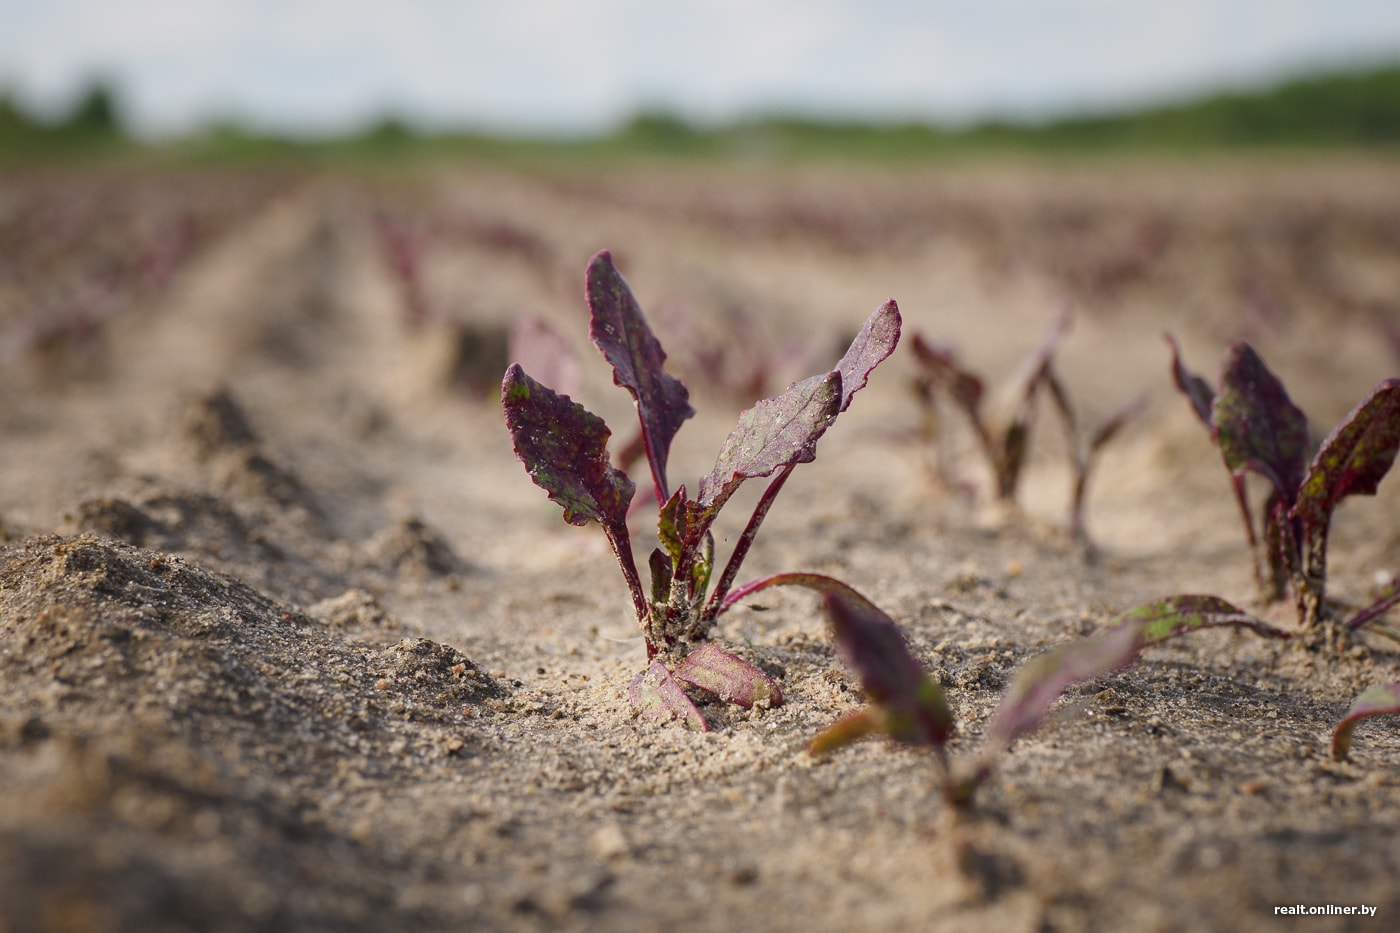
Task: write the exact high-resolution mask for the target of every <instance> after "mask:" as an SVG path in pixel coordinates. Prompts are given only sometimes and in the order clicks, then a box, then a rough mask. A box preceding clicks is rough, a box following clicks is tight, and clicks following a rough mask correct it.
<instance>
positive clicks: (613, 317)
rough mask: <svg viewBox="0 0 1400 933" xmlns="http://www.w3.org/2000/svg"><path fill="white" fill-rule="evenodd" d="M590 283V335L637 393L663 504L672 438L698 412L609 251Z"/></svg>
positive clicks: (598, 260)
mask: <svg viewBox="0 0 1400 933" xmlns="http://www.w3.org/2000/svg"><path fill="white" fill-rule="evenodd" d="M586 283H587V285H586V287H587V295H588V307H589V309H590V310H591V311H592V318H591V321H590V323H589V327H588V335H589V336H590V337H591V338H592V339H593V343H594V345H596V346H597V347H598V349H599V350H601V351H602V353H603V356H604V358H606V359H607V361H608V363H609V364H611V365H612V370H613V382H615V383H616V384H617V385H620V386H622V387H623V388H625V389H627V390H628V391H629V392H631V393H632V397H633V398H634V399H636V401H637V417H638V418H639V419H640V421H641V425H642V441H643V444H644V445H645V447H646V453H647V460H648V462H649V463H650V464H651V475H652V481H653V482H654V483H655V484H656V490H657V503H658V504H660V503H662V502H665V501H666V499H667V498H668V497H669V496H670V493H669V491H668V487H667V485H666V460H667V458H668V456H669V455H670V450H671V441H672V439H674V438H675V436H676V432H677V431H678V430H680V426H681V424H682V423H684V422H685V419H687V418H689V417H690V416H691V415H693V414H695V409H693V408H691V407H690V393H689V392H687V391H686V388H685V386H684V385H682V384H681V382H680V381H679V380H677V379H675V378H674V377H672V376H670V375H669V374H667V373H666V371H665V369H664V368H663V366H664V364H665V362H666V353H665V351H664V350H662V349H661V343H660V342H659V341H658V340H657V339H656V336H655V335H654V334H653V333H652V332H651V328H650V327H648V326H647V322H646V318H644V317H643V316H642V309H641V307H640V306H639V305H638V304H637V299H636V298H634V297H632V290H631V289H630V288H628V287H627V282H626V280H624V279H623V278H622V276H621V274H619V273H618V271H617V269H616V268H615V267H614V266H613V262H612V255H611V254H610V253H609V252H608V251H607V250H603V251H602V252H600V253H598V254H597V255H596V256H594V257H593V259H592V261H590V262H589V264H588V274H587V277H586Z"/></svg>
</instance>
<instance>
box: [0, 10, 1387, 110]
mask: <svg viewBox="0 0 1400 933" xmlns="http://www.w3.org/2000/svg"><path fill="white" fill-rule="evenodd" d="M1388 56H1396V57H1397V58H1400V0H1172V2H1169V3H1149V2H1146V0H1142V2H1138V0H1060V2H1052V0H980V2H979V0H959V2H955V0H930V2H923V3H915V2H900V0H769V2H741V0H685V2H666V0H578V2H571V0H491V2H484V0H458V2H451V0H393V2H388V0H385V2H370V0H128V2H121V0H0V88H8V90H9V92H10V93H11V94H14V95H17V96H18V97H19V98H20V99H21V100H22V101H24V102H25V103H26V104H27V105H29V106H33V107H39V108H48V109H49V110H50V111H52V110H54V109H56V108H59V107H61V106H63V105H65V104H66V103H67V102H69V101H70V100H71V99H72V97H73V95H74V94H75V93H76V91H77V89H78V88H79V87H81V86H83V85H84V83H85V82H86V81H88V80H89V79H90V78H91V77H92V76H94V75H104V76H107V77H109V78H111V79H112V80H113V81H114V82H115V84H116V85H117V86H118V88H119V89H120V91H121V94H122V100H123V103H124V104H125V112H126V115H127V116H128V117H129V118H130V120H131V121H132V122H133V123H134V124H135V125H136V126H137V127H138V128H139V129H141V130H142V131H144V132H148V133H172V132H181V131H185V130H188V129H192V128H194V127H197V126H199V125H200V124H202V123H205V122H207V121H209V120H210V119H211V118H215V117H225V116H236V117H239V118H245V119H252V120H255V121H257V122H258V123H260V124H261V125H263V126H266V127H270V128H276V129H281V130H294V131H303V132H312V133H314V132H325V131H336V130H343V129H347V128H350V127H353V126H356V125H360V124H363V123H364V122H366V121H368V120H369V119H370V118H371V117H372V116H373V115H375V114H378V113H383V112H386V111H388V110H391V109H392V110H395V111H398V112H401V113H404V114H407V115H410V116H413V117H415V118H417V119H420V120H423V121H426V122H428V123H431V124H436V125H442V124H452V125H467V126H475V127H478V128H484V129H498V130H525V131H530V132H541V131H544V132H578V131H591V130H599V129H606V128H607V127H608V126H610V125H612V124H614V123H615V122H617V121H619V120H621V119H623V118H625V117H626V116H627V115H629V114H631V113H633V112H635V111H636V110H637V109H638V108H639V107H665V108H667V109H670V110H673V111H676V112H678V113H680V114H683V115H685V116H687V117H690V118H692V119H698V120H702V121H709V120H723V119H727V118H731V117H735V116H742V115H745V114H753V113H769V112H774V111H782V112H794V111H796V112H801V113H808V114H817V115H827V114H829V115H835V116H845V117H869V118H874V119H899V118H908V117H912V118H925V117H932V118H937V119H962V118H967V117H970V116H981V115H986V114H990V113H997V114H1010V115H1040V114H1046V113H1062V112H1065V111H1067V110H1071V109H1075V108H1084V107H1099V106H1105V105H1108V106H1111V105H1114V104H1120V103H1134V102H1138V101H1141V100H1143V99H1161V98H1164V97H1170V96H1173V95H1178V94H1181V93H1185V92H1189V91H1191V90H1196V89H1200V88H1205V87H1211V86H1218V85H1219V84H1221V83H1231V84H1238V83H1242V82H1250V81H1257V80H1261V79H1265V78H1268V77H1273V76H1276V75H1279V74H1282V73H1294V72H1296V71H1298V70H1301V69H1303V68H1306V67H1308V66H1310V65H1315V64H1318V63H1322V64H1337V63H1344V62H1347V61H1349V60H1358V59H1361V60H1368V61H1374V60H1378V59H1380V58H1382V57H1388Z"/></svg>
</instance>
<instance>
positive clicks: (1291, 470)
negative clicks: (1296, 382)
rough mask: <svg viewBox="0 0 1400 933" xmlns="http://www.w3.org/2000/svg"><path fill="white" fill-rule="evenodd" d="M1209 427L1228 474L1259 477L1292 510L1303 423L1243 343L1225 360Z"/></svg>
mask: <svg viewBox="0 0 1400 933" xmlns="http://www.w3.org/2000/svg"><path fill="white" fill-rule="evenodd" d="M1211 423H1212V424H1213V425H1214V427H1215V439H1216V444H1217V445H1218V446H1219V447H1220V455H1221V456H1222V457H1224V458H1225V464H1226V466H1228V467H1229V468H1230V472H1232V473H1234V474H1235V475H1236V476H1241V475H1242V474H1243V473H1244V472H1245V471H1246V470H1248V471H1253V472H1255V473H1258V474H1259V475H1260V476H1263V477H1264V478H1265V479H1267V480H1268V481H1269V482H1270V483H1272V484H1273V487H1274V489H1275V490H1276V491H1277V492H1278V494H1279V497H1280V499H1281V500H1282V501H1283V502H1285V503H1287V504H1289V505H1292V503H1293V501H1294V498H1295V497H1296V496H1297V494H1298V484H1299V483H1300V482H1301V481H1302V478H1303V467H1304V464H1305V462H1306V457H1307V446H1308V422H1307V419H1306V418H1305V417H1304V416H1303V413H1302V412H1301V411H1300V410H1299V409H1298V406H1296V405H1294V404H1293V401H1292V400H1291V399H1290V398H1289V397H1288V392H1287V391H1285V390H1284V388H1283V383H1281V382H1279V380H1278V377H1277V376H1275V375H1274V374H1273V373H1272V372H1270V371H1269V368H1268V367H1267V366H1265V365H1264V361H1263V360H1261V359H1260V358H1259V354H1257V353H1255V352H1254V348H1253V347H1251V346H1250V345H1249V344H1247V343H1243V342H1240V343H1236V344H1233V345H1232V346H1231V347H1230V350H1229V352H1228V353H1226V355H1225V363H1224V367H1223V370H1222V372H1221V375H1220V394H1219V395H1217V396H1216V397H1215V401H1214V404H1213V405H1212V408H1211Z"/></svg>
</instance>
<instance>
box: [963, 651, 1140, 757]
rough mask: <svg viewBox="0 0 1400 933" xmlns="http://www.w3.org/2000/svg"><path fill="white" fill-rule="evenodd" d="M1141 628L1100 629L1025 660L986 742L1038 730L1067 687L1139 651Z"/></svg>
mask: <svg viewBox="0 0 1400 933" xmlns="http://www.w3.org/2000/svg"><path fill="white" fill-rule="evenodd" d="M1143 628H1144V626H1143V625H1142V624H1140V623H1137V624H1124V625H1117V626H1114V627H1112V628H1107V629H1101V630H1099V631H1097V632H1095V633H1094V634H1092V635H1089V636H1088V637H1086V638H1081V639H1077V640H1076V641H1072V642H1070V643H1069V644H1067V645H1061V646H1060V647H1059V648H1055V649H1054V650H1052V651H1049V652H1047V653H1045V654H1043V655H1041V656H1040V657H1038V658H1035V659H1033V660H1031V661H1030V662H1028V663H1027V664H1026V665H1025V666H1024V667H1022V668H1021V669H1020V671H1018V672H1017V674H1016V676H1015V678H1014V679H1013V680H1012V681H1011V685H1010V686H1009V687H1008V688H1007V690H1006V693H1005V694H1004V695H1003V696H1002V699H1001V705H1000V706H998V707H997V711H996V713H995V714H994V715H993V717H992V722H991V725H990V726H988V727H987V737H988V741H989V742H990V743H992V744H993V745H994V747H1001V748H1005V747H1006V746H1008V745H1010V744H1011V743H1012V742H1013V741H1014V740H1015V739H1016V738H1017V737H1018V736H1020V735H1023V734H1025V733H1026V732H1029V731H1031V730H1032V729H1034V728H1036V727H1037V726H1039V725H1040V723H1041V722H1042V721H1043V720H1044V719H1045V715H1046V714H1047V713H1048V712H1049V711H1050V707H1051V706H1052V705H1053V704H1054V703H1055V701H1056V700H1057V699H1058V698H1059V696H1060V694H1062V693H1064V691H1065V690H1066V689H1067V688H1068V687H1070V686H1072V685H1074V684H1077V683H1079V682H1081V681H1085V680H1094V679H1096V678H1098V677H1102V676H1103V675H1105V674H1108V673H1111V672H1113V671H1116V670H1121V669H1122V668H1125V667H1127V666H1128V665H1129V664H1131V663H1132V662H1133V661H1134V660H1135V659H1136V658H1137V656H1138V652H1139V651H1140V650H1141V649H1142V646H1143V644H1144V642H1143V638H1142V635H1143Z"/></svg>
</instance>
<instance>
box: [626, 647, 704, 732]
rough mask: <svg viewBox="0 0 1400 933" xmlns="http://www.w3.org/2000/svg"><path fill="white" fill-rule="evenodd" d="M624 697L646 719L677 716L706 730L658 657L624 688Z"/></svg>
mask: <svg viewBox="0 0 1400 933" xmlns="http://www.w3.org/2000/svg"><path fill="white" fill-rule="evenodd" d="M627 699H628V700H630V701H631V703H632V705H633V706H634V707H636V708H637V710H638V711H639V712H640V713H641V714H642V715H643V716H645V717H647V718H648V719H679V720H680V721H681V722H683V723H685V725H686V728H688V729H691V730H693V731H695V732H709V731H710V725H709V723H707V722H705V717H704V716H701V715H700V711H699V710H698V709H696V708H695V704H694V703H692V702H690V697H688V696H686V695H685V690H684V689H683V688H682V687H681V685H680V684H679V683H678V682H677V681H676V678H674V677H672V676H671V672H670V671H668V670H666V665H664V664H662V663H661V662H660V661H653V662H651V666H650V667H648V668H647V669H646V670H645V671H643V672H642V673H641V674H638V675H637V678H636V679H635V680H633V681H632V685H631V686H629V687H628V688H627Z"/></svg>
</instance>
